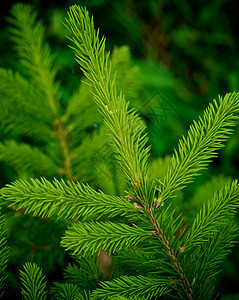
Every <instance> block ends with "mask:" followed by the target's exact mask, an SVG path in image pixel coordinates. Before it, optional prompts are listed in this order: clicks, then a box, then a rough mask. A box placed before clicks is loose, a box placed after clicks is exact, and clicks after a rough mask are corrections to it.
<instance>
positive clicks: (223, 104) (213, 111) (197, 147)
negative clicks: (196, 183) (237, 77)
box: [159, 92, 239, 201]
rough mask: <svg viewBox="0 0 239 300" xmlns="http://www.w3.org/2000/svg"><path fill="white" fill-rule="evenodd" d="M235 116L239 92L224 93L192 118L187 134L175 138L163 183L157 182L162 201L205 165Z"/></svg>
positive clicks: (227, 135) (219, 144) (231, 126)
mask: <svg viewBox="0 0 239 300" xmlns="http://www.w3.org/2000/svg"><path fill="white" fill-rule="evenodd" d="M238 115H239V93H235V92H234V93H228V94H226V96H225V97H224V98H222V97H219V100H218V101H216V100H214V102H213V104H209V106H208V108H207V109H206V110H205V112H204V114H203V117H202V118H199V121H198V122H195V121H194V123H193V124H192V125H191V126H190V129H189V131H188V135H187V137H186V138H185V137H183V138H182V140H180V141H179V146H178V150H175V151H174V155H173V156H172V158H171V162H170V165H169V168H168V171H167V174H166V176H165V178H164V180H163V184H161V183H160V189H159V190H160V193H161V195H160V197H161V199H162V201H165V200H167V199H168V198H170V197H172V196H173V194H174V193H175V192H176V191H178V190H180V189H182V188H184V187H185V186H186V185H187V184H188V183H190V182H191V181H193V179H194V178H195V176H196V175H198V172H199V171H200V170H201V169H204V168H206V166H207V165H208V163H209V162H210V161H211V159H212V158H213V157H215V156H216V155H217V152H218V150H219V149H220V148H222V147H223V143H224V142H225V141H226V140H227V139H228V138H229V136H230V135H231V134H232V132H233V127H234V126H235V125H236V123H237V122H236V121H237V120H238Z"/></svg>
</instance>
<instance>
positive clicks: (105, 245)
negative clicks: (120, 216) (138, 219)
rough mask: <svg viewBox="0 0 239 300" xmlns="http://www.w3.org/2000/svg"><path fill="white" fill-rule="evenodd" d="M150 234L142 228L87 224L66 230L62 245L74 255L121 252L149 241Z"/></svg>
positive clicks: (97, 223) (80, 224)
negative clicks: (107, 251) (103, 251)
mask: <svg viewBox="0 0 239 300" xmlns="http://www.w3.org/2000/svg"><path fill="white" fill-rule="evenodd" d="M150 236H151V234H150V232H148V231H145V230H143V229H141V228H140V227H137V226H136V225H135V226H129V225H126V224H124V223H117V224H116V223H113V222H85V223H77V224H74V225H72V226H71V227H70V228H69V229H68V230H66V232H65V235H64V236H63V238H62V242H61V245H62V246H63V247H65V248H66V249H67V250H71V251H73V254H76V253H83V255H85V254H87V253H90V254H95V253H96V252H97V251H102V250H107V249H108V250H109V252H110V254H111V253H113V252H120V251H121V250H122V249H127V248H131V247H135V246H137V245H138V244H140V243H141V244H142V243H143V242H144V241H145V240H148V239H149V237H150Z"/></svg>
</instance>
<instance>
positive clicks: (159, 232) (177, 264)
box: [133, 196, 194, 300]
mask: <svg viewBox="0 0 239 300" xmlns="http://www.w3.org/2000/svg"><path fill="white" fill-rule="evenodd" d="M135 197H136V198H137V200H138V202H139V203H140V205H141V206H139V205H138V206H139V207H142V208H143V211H144V212H145V214H146V215H147V218H148V219H149V221H150V222H151V224H152V225H153V227H154V230H152V231H151V233H152V234H156V235H157V236H158V237H159V239H160V242H161V243H162V245H163V247H164V249H165V251H166V253H167V254H168V255H169V257H170V260H171V262H172V264H173V266H174V267H175V269H176V271H177V273H178V275H179V282H180V283H181V284H182V285H183V286H184V288H185V291H186V293H187V295H188V297H189V299H190V300H193V299H194V294H193V289H192V285H193V284H194V283H193V284H192V285H191V284H190V282H189V281H188V279H187V277H186V276H185V274H184V271H183V267H182V265H181V263H180V261H179V259H178V251H177V253H175V251H174V250H173V249H172V248H171V247H170V243H169V241H168V239H167V237H166V236H165V234H164V232H163V230H162V228H161V227H160V224H159V223H158V221H157V220H155V217H154V214H153V210H154V207H152V208H151V207H148V205H147V204H146V201H145V200H144V199H143V198H142V197H141V198H140V199H139V198H138V197H137V196H134V198H133V200H135ZM141 211H142V210H141ZM185 224H186V222H185V223H184V224H183V225H182V226H181V227H180V228H179V230H178V231H177V232H176V233H175V234H176V235H177V233H178V232H179V231H180V230H181V229H182V228H183V227H184V225H185ZM188 228H189V226H188V227H187V228H186V230H185V231H184V233H183V235H182V236H181V238H180V240H181V239H182V237H183V236H184V235H185V233H186V232H187V230H188ZM183 251H184V250H183V249H182V248H180V253H182V252H183Z"/></svg>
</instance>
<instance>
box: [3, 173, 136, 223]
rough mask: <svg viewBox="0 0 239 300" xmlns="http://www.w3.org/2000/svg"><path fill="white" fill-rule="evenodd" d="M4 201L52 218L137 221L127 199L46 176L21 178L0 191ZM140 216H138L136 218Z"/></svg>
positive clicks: (36, 214) (11, 205)
mask: <svg viewBox="0 0 239 300" xmlns="http://www.w3.org/2000/svg"><path fill="white" fill-rule="evenodd" d="M0 194H1V202H2V204H3V203H6V204H7V205H8V206H9V207H14V208H15V209H16V210H19V209H22V208H24V209H25V211H24V212H25V213H33V215H34V216H41V217H46V218H49V217H51V216H53V215H56V216H58V218H64V219H74V220H76V219H79V218H82V219H85V220H87V219H88V220H89V219H93V220H94V219H104V218H109V217H114V216H125V217H127V218H129V219H132V220H134V219H135V218H136V216H135V215H136V214H135V213H133V212H134V211H135V210H136V209H135V207H134V205H133V204H131V203H130V202H128V201H127V200H126V199H124V198H121V197H117V196H108V195H105V194H103V193H102V192H96V191H95V190H94V189H92V188H91V187H89V186H88V185H84V184H79V183H74V182H72V181H66V182H64V181H63V180H61V181H58V180H56V179H55V180H54V181H53V182H50V181H48V180H46V179H44V178H42V179H41V180H38V179H31V181H30V182H28V181H26V180H17V181H15V182H14V183H12V184H9V185H6V187H4V188H2V189H1V191H0ZM136 219H137V218H136Z"/></svg>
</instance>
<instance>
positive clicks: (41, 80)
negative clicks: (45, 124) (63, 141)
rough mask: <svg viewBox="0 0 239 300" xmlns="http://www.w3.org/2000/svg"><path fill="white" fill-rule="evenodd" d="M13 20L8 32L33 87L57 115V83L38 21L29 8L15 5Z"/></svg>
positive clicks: (42, 28)
mask: <svg viewBox="0 0 239 300" xmlns="http://www.w3.org/2000/svg"><path fill="white" fill-rule="evenodd" d="M11 13H12V17H10V18H8V20H9V22H10V23H11V24H12V27H11V28H10V29H9V31H10V33H11V38H12V40H13V42H14V43H15V48H16V50H17V53H18V55H19V56H20V58H21V63H22V65H23V66H24V67H25V70H26V73H27V75H29V76H30V77H31V79H32V82H33V84H34V85H35V86H36V87H38V88H40V90H41V92H42V94H43V97H44V99H45V105H46V106H47V107H49V109H50V111H51V113H52V114H53V116H57V113H58V102H59V95H58V83H56V81H55V78H56V68H55V67H54V66H53V56H52V55H51V53H50V48H49V46H48V45H47V44H46V42H45V41H44V31H45V28H44V26H43V24H42V22H40V21H37V14H36V13H35V11H34V10H33V9H32V7H31V6H29V5H25V4H22V3H18V4H16V5H14V6H13V8H12V11H11Z"/></svg>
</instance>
